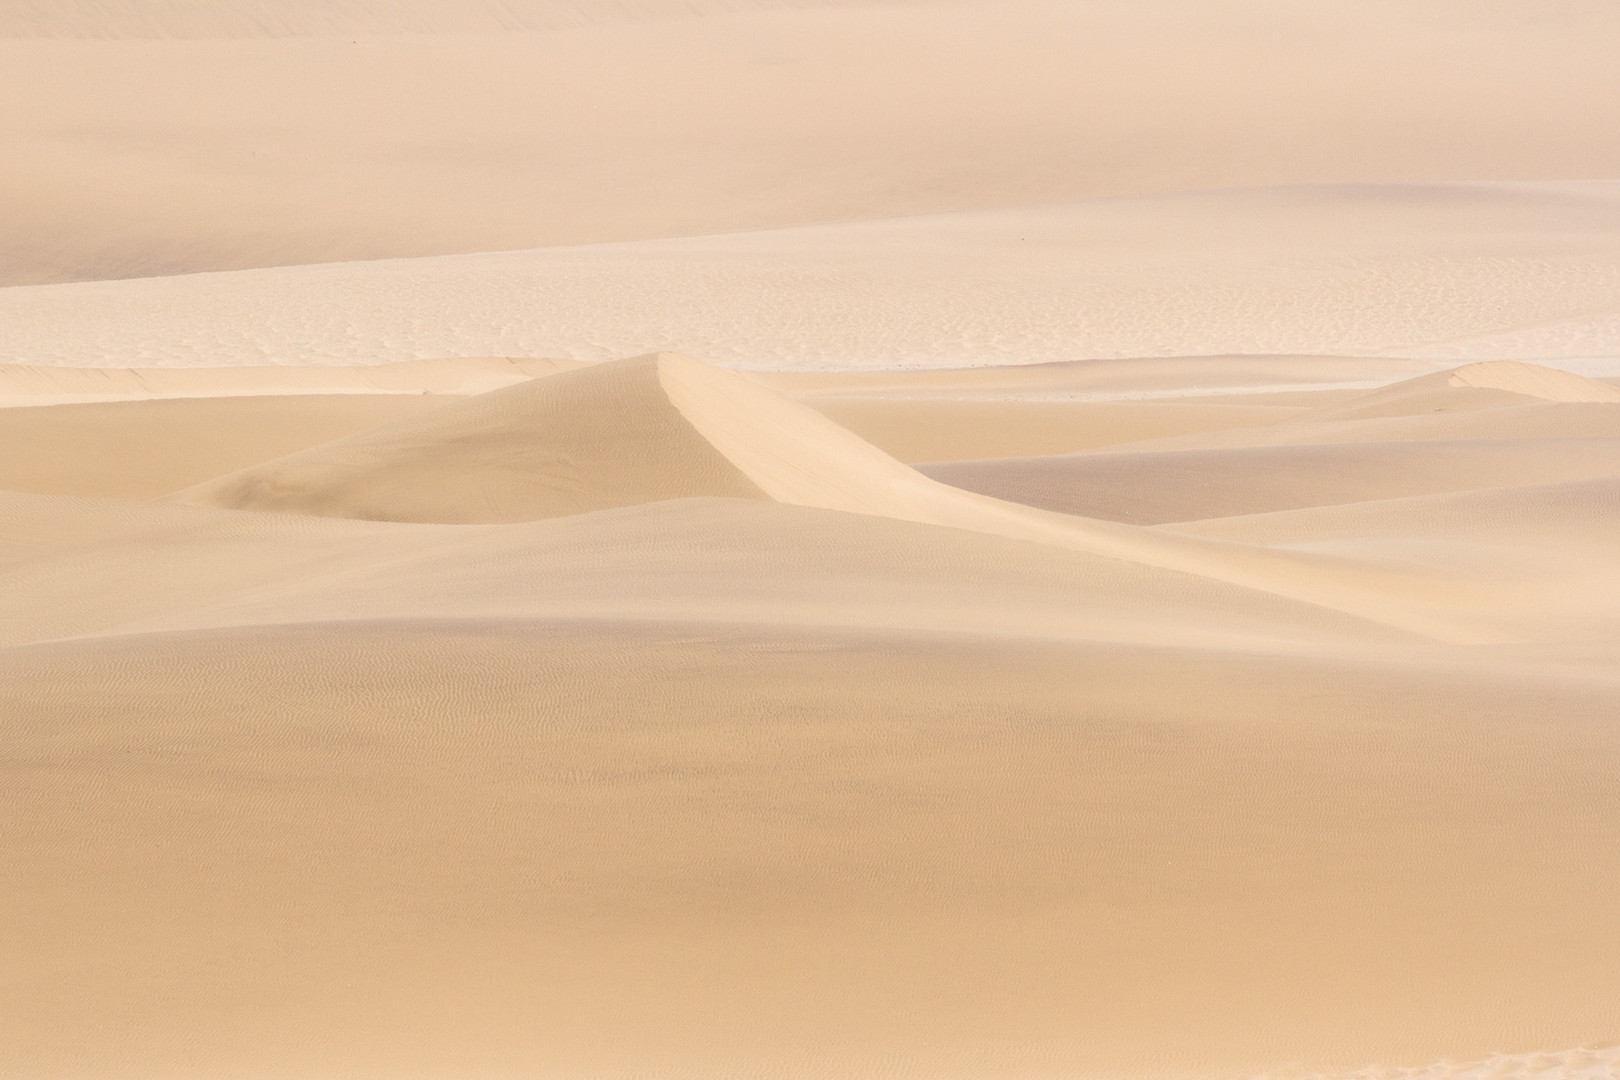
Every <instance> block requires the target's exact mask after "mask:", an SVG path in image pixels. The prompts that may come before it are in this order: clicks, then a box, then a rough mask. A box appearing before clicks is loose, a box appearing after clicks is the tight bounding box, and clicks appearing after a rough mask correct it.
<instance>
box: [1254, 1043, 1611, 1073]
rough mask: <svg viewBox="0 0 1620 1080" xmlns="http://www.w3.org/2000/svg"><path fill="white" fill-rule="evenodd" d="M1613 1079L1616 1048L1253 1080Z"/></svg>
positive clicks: (1504, 1055)
mask: <svg viewBox="0 0 1620 1080" xmlns="http://www.w3.org/2000/svg"><path fill="white" fill-rule="evenodd" d="M1616 1077H1620V1046H1602V1047H1583V1048H1581V1049H1577V1050H1561V1051H1541V1052H1537V1053H1531V1054H1496V1055H1493V1056H1491V1057H1488V1058H1480V1059H1479V1060H1477V1061H1462V1062H1455V1061H1438V1062H1435V1063H1434V1064H1432V1065H1421V1066H1415V1067H1409V1068H1403V1067H1398V1066H1385V1065H1377V1066H1369V1067H1368V1068H1364V1069H1357V1070H1355V1071H1354V1072H1345V1073H1329V1072H1307V1071H1304V1070H1300V1071H1290V1070H1283V1071H1278V1072H1270V1073H1264V1074H1262V1075H1261V1076H1260V1077H1258V1078H1257V1080H1614V1078H1616Z"/></svg>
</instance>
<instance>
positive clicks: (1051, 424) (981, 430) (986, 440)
mask: <svg viewBox="0 0 1620 1080" xmlns="http://www.w3.org/2000/svg"><path fill="white" fill-rule="evenodd" d="M801 400H803V401H805V402H806V403H808V404H810V405H811V406H813V407H814V408H815V409H816V411H817V412H820V413H822V414H823V415H825V416H827V417H830V418H831V419H833V420H835V421H837V422H838V423H839V424H840V425H842V426H843V427H846V428H848V429H849V430H851V431H853V432H854V433H855V434H857V435H859V436H860V437H861V438H863V439H865V440H866V441H867V442H870V443H872V444H873V445H875V446H878V447H881V448H882V449H883V450H884V451H886V452H887V453H889V454H892V455H893V456H895V457H897V458H899V459H900V460H901V461H908V462H918V461H960V460H965V459H969V458H990V457H1018V456H1023V455H1048V454H1065V453H1068V452H1070V451H1072V450H1084V449H1090V448H1092V447H1096V446H1108V445H1110V444H1113V443H1126V442H1140V441H1142V440H1144V439H1157V438H1165V437H1168V436H1171V435H1183V434H1191V433H1194V432H1204V431H1224V430H1226V429H1229V428H1243V427H1258V426H1262V425H1265V424H1274V423H1277V422H1278V421H1280V420H1285V419H1287V418H1288V417H1290V416H1297V415H1299V414H1300V413H1302V412H1304V411H1306V409H1307V408H1308V407H1309V406H1307V405H1303V404H1302V405H1286V404H1284V405H1255V404H1249V403H1248V402H1249V398H1248V396H1247V395H1245V396H1244V397H1243V398H1241V399H1240V400H1242V401H1243V402H1244V404H1241V405H1234V404H1229V403H1228V402H1229V401H1230V400H1231V399H1225V400H1220V401H1212V402H1207V403H1206V402H1201V403H1198V404H1181V403H1171V402H1160V401H1105V402H1094V401H1043V400H1040V399H1038V398H1036V399H1025V400H1019V399H1016V398H1014V399H1010V400H1003V401H998V400H995V399H990V400H983V399H967V400H962V399H953V398H934V397H926V396H905V397H891V396H887V395H874V396H872V397H865V396H861V395H856V394H851V395H847V396H846V395H838V396H831V395H806V396H804V397H803V398H802V399H801Z"/></svg>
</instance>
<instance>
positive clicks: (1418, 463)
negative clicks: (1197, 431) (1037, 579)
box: [918, 439, 1620, 525]
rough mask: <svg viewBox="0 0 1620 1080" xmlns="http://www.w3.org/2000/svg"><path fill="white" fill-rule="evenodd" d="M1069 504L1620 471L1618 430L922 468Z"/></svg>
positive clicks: (1396, 492) (1352, 495) (1116, 512)
mask: <svg viewBox="0 0 1620 1080" xmlns="http://www.w3.org/2000/svg"><path fill="white" fill-rule="evenodd" d="M918 468H919V470H920V471H921V472H923V473H924V474H926V475H928V476H932V477H934V478H935V479H936V480H942V481H944V482H945V483H948V484H953V485H955V486H957V487H960V488H964V489H966V490H968V491H976V492H979V493H981V494H984V495H989V496H992V497H994V498H997V499H1007V500H1010V501H1012V502H1018V503H1023V504H1025V505H1026V506H1038V507H1041V508H1043V509H1046V510H1055V511H1057V512H1059V513H1064V514H1080V515H1083V516H1085V517H1095V518H1103V519H1106V520H1108V521H1123V522H1129V523H1131V524H1134V525H1160V524H1164V523H1167V522H1173V521H1193V520H1197V519H1203V518H1220V517H1231V516H1234V515H1239V514H1262V513H1267V512H1270V511H1274V510H1291V509H1296V508H1299V507H1306V506H1328V505H1333V504H1338V503H1354V502H1365V501H1367V500H1372V499H1393V498H1401V497H1404V496H1409V495H1428V494H1435V493H1438V492H1444V491H1465V490H1469V489H1474V488H1491V487H1504V486H1509V485H1517V484H1543V483H1554V482H1557V481H1561V480H1585V479H1596V478H1600V477H1608V476H1617V475H1620V439H1534V440H1529V439H1474V440H1447V441H1440V440H1436V441H1432V442H1409V443H1399V442H1388V443H1371V444H1365V443H1327V444H1322V445H1304V446H1261V447H1242V448H1235V449H1225V450H1166V451H1161V452H1158V453H1151V452H1143V453H1117V454H1065V455H1062V456H1056V457H1028V458H1003V459H997V460H988V461H959V462H949V463H944V464H928V465H920V466H918Z"/></svg>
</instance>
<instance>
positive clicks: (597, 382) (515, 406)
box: [176, 356, 763, 524]
mask: <svg viewBox="0 0 1620 1080" xmlns="http://www.w3.org/2000/svg"><path fill="white" fill-rule="evenodd" d="M658 371H659V358H658V357H656V356H647V357H640V358H637V359H633V360H625V361H621V362H618V363H614V364H603V365H599V366H595V367H590V368H583V369H580V370H578V371H570V372H564V373H563V374H561V375H556V376H553V377H551V378H547V379H540V380H536V381H534V382H529V383H524V384H521V385H518V386H513V387H509V388H506V389H502V390H496V391H492V392H490V393H488V394H483V395H480V396H478V397H475V398H473V399H471V400H469V401H464V402H458V403H456V404H453V405H447V406H445V407H444V408H443V409H440V410H436V411H434V412H433V413H431V414H429V415H427V416H424V417H419V418H412V419H410V420H406V421H403V422H400V423H397V424H390V425H387V426H384V427H381V428H377V429H374V430H372V431H367V432H361V433H359V434H357V435H353V436H350V437H348V438H344V439H339V440H337V441H335V442H331V443H326V444H323V445H321V446H316V447H311V448H310V449H308V450H304V451H301V452H299V453H296V454H292V455H290V456H288V457H284V458H279V459H277V460H275V461H270V462H266V463H264V464H262V465H256V466H253V467H251V468H248V469H243V470H241V471H239V472H235V473H231V474H229V475H227V476H223V477H220V478H218V479H216V480H212V481H209V482H208V483H205V484H201V485H198V486H196V487H193V488H188V489H186V490H185V491H182V492H180V493H179V494H178V495H177V496H176V497H177V498H179V499H180V500H181V501H184V502H191V503H196V504H200V505H205V506H217V507H223V508H228V509H237V510H266V511H276V512H280V513H300V514H317V515H321V516H325V517H347V518H362V519H369V520H374V521H409V522H427V523H442V524H467V523H495V522H514V521H535V520H539V519H541V518H548V517H559V516H563V515H567V514H579V513H585V512H588V511H591V510H605V509H609V508H612V507H616V506H631V505H635V504H637V503H644V502H656V501H660V500H664V499H678V498H684V497H688V496H694V495H727V496H734V497H738V498H760V497H762V494H763V493H762V492H761V491H760V489H759V488H758V487H756V486H755V485H754V484H753V483H752V482H751V481H750V480H749V479H748V478H747V477H746V476H744V475H743V474H742V473H741V472H739V471H738V470H737V469H736V468H735V467H734V466H733V465H732V464H731V462H729V461H728V460H727V459H726V458H725V457H724V456H723V455H722V454H721V453H720V452H719V451H717V450H716V449H715V448H714V447H713V446H712V445H710V444H709V442H708V441H707V440H706V439H704V438H703V437H702V436H701V435H699V434H698V433H697V432H696V431H695V430H693V428H692V427H691V425H690V424H688V423H687V422H686V420H685V419H684V418H683V417H682V416H681V414H680V413H679V412H678V411H676V409H675V408H674V406H672V405H671V404H670V401H669V398H668V397H667V396H665V394H664V392H663V390H662V389H661V387H660V386H659V382H658Z"/></svg>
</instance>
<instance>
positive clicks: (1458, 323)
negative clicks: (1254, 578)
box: [0, 59, 1620, 396]
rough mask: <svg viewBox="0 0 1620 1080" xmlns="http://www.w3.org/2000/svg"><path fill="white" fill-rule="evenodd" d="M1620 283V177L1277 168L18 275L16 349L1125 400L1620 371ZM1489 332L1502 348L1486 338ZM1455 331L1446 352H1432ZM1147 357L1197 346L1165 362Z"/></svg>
mask: <svg viewBox="0 0 1620 1080" xmlns="http://www.w3.org/2000/svg"><path fill="white" fill-rule="evenodd" d="M1065 63H1066V64H1071V65H1072V63H1073V61H1072V59H1067V60H1066V61H1065ZM1617 100H1620V96H1617ZM1088 152H1089V151H1088ZM640 167H641V166H640V164H639V163H638V165H637V169H638V170H639V168H640ZM454 190H457V191H460V190H461V189H460V188H455V189H454ZM529 197H530V198H532V197H533V196H532V194H531V195H530V196H529ZM465 202H466V200H463V203H465ZM1616 296H1620V185H1616V184H1614V183H1582V184H1431V185H1403V184H1381V185H1380V184H1374V185H1355V186H1323V187H1278V188H1270V189H1261V190H1243V191H1215V192H1207V191H1206V192H1189V193H1179V194H1165V195H1156V196H1151V197H1147V196H1143V197H1135V198H1116V199H1096V200H1090V201H1078V202H1070V203H1064V204H1058V205H1050V206H1019V207H1012V208H1006V209H1001V210H993V211H982V212H960V213H951V214H941V215H933V216H921V217H914V218H905V219H891V220H884V221H872V222H859V223H850V224H842V225H825V226H815V227H809V226H805V227H793V228H782V229H774V230H769V231H761V232H754V233H738V234H729V235H721V236H701V237H693V238H689V239H679V240H657V241H638V242H625V243H615V244H596V245H585V246H577V247H566V248H551V249H546V250H535V251H521V252H508V253H502V254H484V255H467V256H445V257H440V258H424V259H408V260H393V261H381V262H362V263H346V264H337V265H328V266H307V267H285V268H275V269H263V270H251V271H243V272H239V273H220V274H197V275H191V276H187V277H171V278H159V279H145V280H133V281H97V282H84V283H78V284H68V285H49V286H40V287H29V288H13V289H0V322H3V324H4V325H5V327H6V334H5V336H4V338H3V339H0V362H4V363H17V364H40V365H50V364H64V365H95V366H100V367H218V366H230V365H238V364H240V365H247V366H262V365H266V364H312V365H334V364H359V363H382V362H385V361H397V360H408V359H421V358H431V357H445V356H554V357H564V358H569V359H574V360H609V359H617V358H620V357H625V356H634V355H638V354H642V353H649V352H658V351H662V350H670V349H675V350H679V351H682V352H686V353H689V354H691V355H695V356H701V357H703V358H704V359H705V360H708V361H711V362H714V363H718V364H721V365H722V366H728V367H743V368H751V369H799V370H804V369H823V370H825V369H832V370H850V369H862V368H864V369H892V368H897V367H933V368H939V367H986V366H1007V365H1021V364H1029V363H1033V362H1037V361H1053V362H1056V361H1074V360H1083V359H1107V358H1122V359H1133V358H1134V359H1135V360H1136V363H1135V364H1134V365H1125V366H1122V367H1110V366H1108V365H1101V366H1092V365H1087V364H1081V365H1077V366H1076V367H1075V368H1073V369H1068V370H1062V369H1060V370H1058V371H1055V372H1050V373H1048V374H1049V375H1050V376H1055V377H1054V378H1053V380H1052V381H1053V382H1054V383H1056V384H1058V386H1059V387H1060V392H1063V393H1065V394H1070V393H1076V394H1107V395H1114V396H1117V395H1120V394H1126V395H1143V394H1148V395H1152V394H1157V393H1158V392H1159V391H1161V390H1171V391H1175V392H1178V393H1188V392H1196V390H1197V388H1198V386H1199V385H1200V383H1199V382H1198V379H1197V378H1196V377H1194V376H1196V375H1197V374H1198V372H1199V371H1200V369H1202V370H1204V371H1205V372H1206V373H1207V376H1208V379H1209V381H1208V382H1207V383H1204V384H1202V385H1205V386H1208V387H1211V388H1215V389H1221V388H1225V389H1231V388H1233V387H1234V386H1240V385H1245V384H1247V385H1249V386H1251V387H1252V386H1253V385H1254V384H1259V385H1265V384H1267V383H1271V384H1280V385H1282V386H1286V387H1292V386H1295V385H1297V384H1298V383H1300V382H1304V383H1307V384H1310V385H1311V386H1313V387H1314V386H1317V385H1319V384H1320V382H1321V381H1322V377H1321V374H1319V373H1322V372H1325V371H1327V370H1329V363H1328V361H1326V360H1324V359H1322V354H1333V356H1335V357H1336V358H1337V359H1336V361H1335V362H1334V365H1333V370H1334V372H1335V378H1334V379H1333V380H1331V381H1336V382H1348V383H1357V384H1360V385H1361V386H1363V387H1369V386H1376V385H1380V384H1383V383H1387V382H1392V381H1395V380H1396V379H1399V378H1403V377H1410V376H1413V375H1418V374H1422V373H1424V372H1425V371H1432V370H1435V369H1437V368H1441V367H1454V366H1456V365H1457V364H1460V363H1463V362H1466V361H1467V360H1481V359H1503V358H1507V359H1522V360H1529V361H1534V362H1538V363H1539V362H1545V361H1548V360H1557V359H1559V358H1572V362H1578V363H1581V364H1583V365H1585V364H1588V363H1589V362H1591V360H1592V358H1603V357H1608V358H1610V359H1609V360H1608V361H1605V363H1607V365H1608V366H1607V368H1604V369H1602V370H1586V369H1585V368H1584V367H1583V371H1585V373H1586V374H1590V375H1603V374H1616V373H1620V367H1616V366H1615V365H1616V361H1615V360H1614V359H1613V358H1614V357H1617V356H1620V322H1617V321H1615V315H1616V314H1617V306H1616V300H1615V297H1616ZM719 298H724V302H720V299H719ZM1550 323H1557V324H1559V325H1561V326H1563V327H1564V330H1563V331H1562V332H1561V336H1560V337H1559V338H1558V340H1557V341H1556V342H1554V343H1548V342H1532V343H1530V344H1529V345H1527V346H1526V348H1525V349H1524V351H1522V352H1515V351H1504V350H1503V348H1500V347H1498V346H1497V345H1496V344H1494V343H1492V341H1490V340H1489V336H1490V335H1491V334H1495V333H1499V332H1509V331H1511V332H1517V331H1518V330H1520V329H1522V328H1524V327H1526V326H1535V325H1543V324H1550ZM1481 335H1484V336H1483V337H1481ZM1473 338H1478V339H1479V340H1480V341H1482V342H1483V343H1484V344H1482V345H1481V346H1479V351H1476V352H1472V353H1471V352H1470V349H1471V348H1472V346H1469V345H1467V344H1466V342H1467V340H1469V339H1473ZM1459 342H1461V344H1459ZM1439 344H1444V346H1445V350H1446V351H1447V356H1446V358H1445V359H1439V358H1434V357H1431V356H1429V355H1428V354H1429V353H1430V352H1432V351H1433V349H1434V348H1436V347H1438V345H1439ZM1550 345H1555V346H1556V347H1550ZM1233 354H1244V355H1242V356H1236V357H1234V355H1233ZM1254 354H1267V355H1264V356H1254ZM1451 354H1456V355H1455V356H1453V355H1451ZM1222 356H1224V357H1226V358H1227V359H1225V360H1222V361H1220V362H1217V363H1201V362H1199V360H1198V359H1197V358H1202V357H1222ZM1392 356H1393V357H1396V358H1399V357H1402V356H1410V357H1417V358H1419V359H1418V360H1417V361H1416V362H1414V361H1413V360H1410V359H1409V360H1407V361H1406V364H1405V366H1404V367H1399V366H1397V365H1396V364H1395V363H1394V362H1392V361H1391V359H1390V358H1391V357H1392ZM1144 357H1147V358H1169V357H1175V358H1178V359H1177V361H1176V362H1175V363H1174V364H1171V365H1168V366H1167V369H1166V371H1167V372H1170V373H1171V374H1167V375H1161V374H1157V373H1155V372H1153V371H1152V370H1150V369H1144V365H1142V364H1141V363H1140V359H1141V358H1144ZM1289 357H1292V358H1294V359H1295V360H1298V361H1301V362H1299V363H1292V362H1289V361H1288V360H1286V359H1282V358H1289ZM1188 358H1192V359H1188ZM1348 358H1366V359H1369V360H1371V361H1373V362H1371V363H1368V364H1365V365H1357V364H1351V363H1347V362H1346V360H1347V359H1348ZM1279 361H1280V362H1279ZM1130 367H1134V368H1135V371H1134V373H1133V372H1132V371H1131V370H1129V368H1130ZM1133 379H1135V380H1138V381H1137V382H1136V384H1135V385H1133V382H1132V380H1133ZM1065 383H1067V384H1068V387H1067V388H1062V387H1063V384H1065ZM1088 383H1089V385H1087V384H1088Z"/></svg>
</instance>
